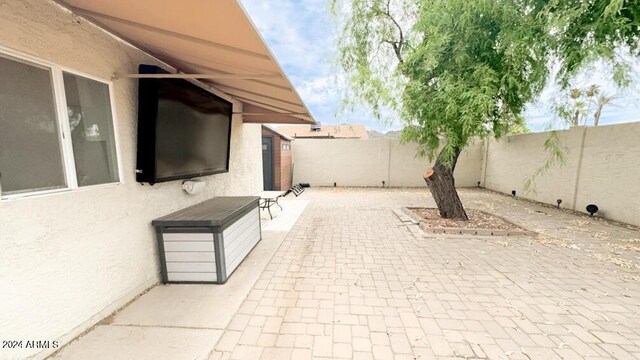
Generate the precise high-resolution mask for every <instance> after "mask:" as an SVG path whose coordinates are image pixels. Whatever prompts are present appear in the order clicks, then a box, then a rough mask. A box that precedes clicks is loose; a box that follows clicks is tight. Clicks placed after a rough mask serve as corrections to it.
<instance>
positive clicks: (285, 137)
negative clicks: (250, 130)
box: [262, 124, 293, 141]
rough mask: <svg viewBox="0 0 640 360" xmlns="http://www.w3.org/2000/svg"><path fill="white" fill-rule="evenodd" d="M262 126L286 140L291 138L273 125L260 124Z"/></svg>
mask: <svg viewBox="0 0 640 360" xmlns="http://www.w3.org/2000/svg"><path fill="white" fill-rule="evenodd" d="M262 128H263V129H266V130H267V131H269V132H271V133H273V134H275V135H278V136H280V137H281V138H283V139H285V140H288V141H291V140H293V138H292V137H290V136H287V134H283V133H282V132H280V131H278V129H276V128H274V127H273V126H269V125H265V124H262Z"/></svg>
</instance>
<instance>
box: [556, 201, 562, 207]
mask: <svg viewBox="0 0 640 360" xmlns="http://www.w3.org/2000/svg"><path fill="white" fill-rule="evenodd" d="M556 202H557V203H558V209H560V204H562V199H558V200H556Z"/></svg>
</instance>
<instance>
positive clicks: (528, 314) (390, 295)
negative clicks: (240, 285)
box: [210, 188, 640, 360]
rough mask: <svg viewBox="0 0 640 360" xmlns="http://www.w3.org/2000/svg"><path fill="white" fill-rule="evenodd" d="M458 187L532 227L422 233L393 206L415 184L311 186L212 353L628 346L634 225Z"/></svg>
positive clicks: (602, 352)
mask: <svg viewBox="0 0 640 360" xmlns="http://www.w3.org/2000/svg"><path fill="white" fill-rule="evenodd" d="M461 196H462V198H463V201H464V202H465V204H466V206H468V207H473V208H477V209H481V210H485V211H489V212H492V213H495V214H498V215H500V216H503V217H505V218H507V219H508V220H510V221H512V222H514V223H517V224H519V225H521V226H523V227H524V228H527V229H531V230H535V231H536V232H537V233H539V234H542V236H538V237H536V238H530V237H522V236H509V237H507V236H493V237H491V238H488V237H484V236H477V235H450V234H426V233H424V232H422V231H420V230H419V228H418V226H417V225H416V224H414V223H413V222H411V221H407V219H403V218H401V217H398V216H397V209H398V208H399V207H402V206H416V205H418V206H433V205H434V204H433V200H432V199H431V198H430V196H429V194H428V191H427V190H425V189H421V190H418V189H354V188H324V189H311V190H309V191H307V192H306V193H305V194H304V196H303V197H304V198H306V199H310V200H311V203H310V204H309V206H308V207H307V209H306V210H305V212H304V214H303V215H302V217H301V218H300V219H299V221H298V222H297V223H296V225H295V227H294V228H293V229H292V231H291V232H290V233H289V234H288V235H287V238H286V239H285V240H284V242H283V243H282V245H281V247H280V248H279V249H278V251H277V252H276V254H275V255H274V257H273V258H272V259H271V261H270V262H269V264H268V265H267V267H266V268H265V270H264V272H263V274H262V275H261V277H260V279H259V280H258V281H257V282H256V283H255V285H254V287H253V289H252V291H251V292H250V294H249V295H248V297H247V298H246V300H245V301H244V302H243V304H242V306H241V307H240V308H239V310H238V312H237V313H236V314H235V315H234V317H233V319H232V321H231V323H230V324H229V326H227V328H226V329H225V332H224V334H223V336H222V337H221V338H220V341H219V342H218V343H217V344H216V346H215V350H214V352H213V353H212V354H211V357H210V359H215V360H219V359H257V358H261V359H274V358H279V359H296V360H298V359H342V358H344V359H418V358H419V359H463V358H466V359H524V360H530V359H545V360H546V359H581V358H589V359H610V358H617V359H635V358H640V301H639V299H640V286H639V284H638V281H637V280H635V279H636V278H637V276H638V274H639V271H640V270H639V269H638V268H637V267H636V266H635V265H634V264H635V262H634V261H635V260H637V257H638V251H637V249H635V248H634V247H633V244H636V242H634V241H636V240H634V239H638V238H640V232H638V231H637V230H636V229H634V228H628V227H625V226H620V225H616V224H612V223H609V222H606V221H600V220H595V219H588V218H585V217H582V216H577V215H575V214H572V213H567V212H564V211H561V210H557V209H550V208H546V207H542V206H539V205H536V204H532V203H528V202H524V201H521V200H518V199H512V198H509V197H505V196H501V195H498V194H495V193H491V192H486V191H482V190H475V189H473V190H467V189H465V190H462V191H461ZM595 234H599V235H595ZM572 245H575V246H572ZM596 255H598V256H596ZM607 256H610V257H616V256H619V257H622V258H624V259H628V260H629V262H614V261H607V260H606V257H607Z"/></svg>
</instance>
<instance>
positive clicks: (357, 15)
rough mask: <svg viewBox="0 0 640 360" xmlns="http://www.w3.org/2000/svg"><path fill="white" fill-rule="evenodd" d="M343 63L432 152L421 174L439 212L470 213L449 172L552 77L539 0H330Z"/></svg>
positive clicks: (355, 82)
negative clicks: (469, 147) (428, 165)
mask: <svg viewBox="0 0 640 360" xmlns="http://www.w3.org/2000/svg"><path fill="white" fill-rule="evenodd" d="M332 5H333V7H332V9H333V12H334V14H335V15H336V16H337V17H338V20H339V26H340V28H341V36H340V38H339V44H338V46H339V49H340V53H339V62H340V65H341V67H342V68H343V69H344V70H345V72H346V73H347V74H348V75H349V81H350V85H351V89H352V90H353V93H354V97H355V98H357V99H361V100H364V101H365V102H367V103H368V104H370V105H372V109H373V111H374V114H376V115H378V116H379V115H380V112H381V109H384V107H385V106H388V107H391V108H394V109H395V110H397V111H398V112H399V113H400V114H401V118H402V120H403V122H404V128H403V131H402V138H403V140H405V141H413V142H416V143H417V144H418V146H419V153H418V154H419V155H421V156H428V157H429V158H430V159H432V160H433V159H435V163H434V166H433V167H432V168H430V169H428V170H427V172H425V175H424V178H425V181H426V183H427V185H428V186H429V189H430V191H431V194H432V195H433V198H434V200H435V202H436V204H437V206H438V210H439V212H440V216H442V217H444V218H455V219H464V220H467V219H468V218H467V214H466V212H465V210H464V207H463V206H462V203H461V201H460V198H459V197H458V194H457V192H456V188H455V180H454V177H453V172H454V170H455V166H456V163H457V161H458V157H459V156H460V154H461V152H462V150H463V149H464V147H465V145H467V144H468V143H469V141H470V140H471V139H473V138H478V137H479V138H484V137H486V136H489V135H493V136H496V137H500V136H501V135H503V134H504V133H507V132H509V129H510V128H511V127H514V126H518V125H519V126H521V125H522V124H523V119H522V117H521V116H520V114H521V112H522V111H523V108H524V106H525V104H527V102H529V101H531V100H532V99H533V97H534V96H535V95H536V94H538V93H539V92H540V91H541V90H542V87H543V86H544V82H545V79H546V77H547V73H548V70H547V66H546V65H547V64H546V63H547V61H546V52H545V51H544V47H543V46H540V44H538V43H537V42H536V40H535V36H543V35H544V26H543V25H541V24H540V22H539V21H537V19H536V18H535V14H537V13H538V12H539V11H540V9H541V7H542V6H544V4H541V2H540V1H527V0H519V1H516V0H514V1H507V0H505V1H494V0H473V1H470V0H422V1H415V0H414V1H411V0H404V1H391V0H344V1H342V2H341V1H339V0H334V2H333V4H332Z"/></svg>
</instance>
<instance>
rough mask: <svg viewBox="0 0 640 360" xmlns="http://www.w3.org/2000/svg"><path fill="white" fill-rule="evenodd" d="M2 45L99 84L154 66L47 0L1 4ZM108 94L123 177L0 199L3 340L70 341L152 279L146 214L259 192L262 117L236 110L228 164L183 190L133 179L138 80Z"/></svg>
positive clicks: (154, 270)
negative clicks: (190, 190)
mask: <svg viewBox="0 0 640 360" xmlns="http://www.w3.org/2000/svg"><path fill="white" fill-rule="evenodd" d="M0 47H2V48H5V49H9V50H11V51H15V52H18V53H23V54H26V55H30V56H33V57H36V58H39V59H43V60H46V61H48V62H52V63H56V64H58V65H61V66H65V67H67V68H70V69H72V70H75V71H79V72H82V73H86V74H88V75H91V76H94V77H97V78H101V79H105V80H107V81H108V80H109V79H111V77H112V76H113V75H114V73H135V72H137V66H138V64H140V63H148V64H156V65H160V63H159V62H158V61H156V60H154V59H153V58H151V57H150V56H148V55H146V54H145V53H144V52H142V51H141V50H139V49H136V48H134V47H132V46H130V45H128V44H126V43H125V42H123V41H121V40H119V39H117V38H115V37H114V36H112V35H110V34H108V33H106V32H105V31H103V30H101V29H99V28H97V27H96V26H93V25H92V24H90V23H88V22H86V21H85V20H83V19H81V18H79V17H77V16H75V15H73V14H72V13H71V12H69V11H67V10H66V9H64V8H62V7H61V6H59V5H57V4H55V3H53V2H51V1H48V0H30V1H3V2H0ZM112 92H113V96H112V98H113V100H114V101H115V103H114V104H113V108H114V111H115V112H114V123H115V124H114V125H115V128H116V134H117V142H118V145H119V152H120V157H119V166H120V167H121V169H122V174H121V175H122V178H121V184H116V185H105V186H102V187H97V188H90V189H78V190H73V191H64V192H60V193H57V194H52V195H45V196H36V197H26V198H21V199H16V200H2V201H0V244H2V251H0V294H1V296H0V306H1V307H2V311H1V312H0V338H1V339H4V340H9V339H16V340H20V339H25V340H26V339H33V340H59V341H61V343H65V342H67V341H69V340H70V339H72V338H74V337H75V336H77V335H78V334H80V333H81V332H82V331H84V330H85V329H86V328H88V327H89V326H91V325H92V324H93V323H95V322H96V321H99V320H101V319H102V318H104V317H105V316H106V315H108V314H109V313H110V312H112V311H114V310H116V309H117V308H118V307H120V306H121V305H123V304H125V303H126V302H127V301H129V300H131V299H132V298H133V297H134V296H135V295H137V294H139V293H140V292H142V291H143V290H145V289H146V288H148V287H150V286H152V285H153V284H155V283H157V282H158V281H159V265H158V260H157V259H158V256H157V249H156V244H155V241H156V240H155V235H154V232H153V229H152V227H151V225H150V222H151V220H152V219H154V218H156V217H159V216H161V215H166V214H168V213H170V212H173V211H175V210H178V209H182V208H184V207H187V206H190V205H192V204H195V203H198V202H201V201H203V200H205V199H208V198H210V197H213V196H218V195H247V194H252V193H256V192H258V191H260V190H261V189H262V161H261V148H260V143H261V141H260V137H261V130H260V125H259V124H243V123H242V120H241V118H240V117H238V116H236V115H234V118H233V125H232V137H231V158H230V172H228V173H225V174H219V175H212V176H208V177H205V178H202V179H203V180H205V181H206V189H205V190H204V191H203V192H201V193H199V194H197V195H188V194H186V193H185V192H184V191H182V190H181V182H180V181H173V182H168V183H162V184H156V185H154V186H149V185H144V186H143V185H141V184H139V183H137V182H136V181H135V173H134V170H135V163H136V116H137V82H136V81H135V80H131V79H122V80H114V81H113V83H112ZM240 106H241V104H240V103H239V102H236V101H234V110H235V111H240V110H241V107H240ZM0 131H1V130H0ZM38 351H39V350H38V349H29V350H23V351H21V352H17V351H16V352H12V353H11V356H12V357H26V356H33V355H35V354H37V353H38ZM48 352H49V351H48V350H45V351H43V352H41V353H39V354H38V355H35V356H36V357H43V356H44V355H46V354H47V353H48ZM0 357H2V356H0Z"/></svg>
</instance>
